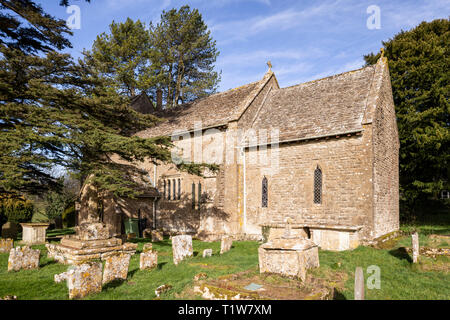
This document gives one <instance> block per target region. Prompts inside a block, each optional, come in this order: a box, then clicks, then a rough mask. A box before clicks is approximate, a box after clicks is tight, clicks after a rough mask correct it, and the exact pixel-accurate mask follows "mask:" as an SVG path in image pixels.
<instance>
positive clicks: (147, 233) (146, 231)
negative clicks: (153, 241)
mask: <svg viewBox="0 0 450 320" xmlns="http://www.w3.org/2000/svg"><path fill="white" fill-rule="evenodd" d="M142 236H143V237H144V238H145V239H150V238H151V237H152V229H149V228H147V229H144V230H143V231H142Z"/></svg>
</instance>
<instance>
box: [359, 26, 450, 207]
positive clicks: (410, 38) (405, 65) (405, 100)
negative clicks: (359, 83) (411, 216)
mask: <svg viewBox="0 0 450 320" xmlns="http://www.w3.org/2000/svg"><path fill="white" fill-rule="evenodd" d="M449 31H450V21H449V20H448V19H443V20H435V21H432V22H429V23H427V22H423V23H421V24H420V25H419V26H417V27H416V28H414V29H412V30H410V31H401V32H400V33H399V34H397V35H396V36H394V37H393V38H392V39H390V40H389V41H386V42H383V46H384V49H385V56H386V57H387V58H388V61H389V69H390V74H391V80H392V90H393V96H394V103H395V108H396V114H397V123H398V129H399V136H400V145H401V147H400V186H401V194H402V199H403V203H404V204H406V208H410V209H411V208H415V207H416V206H417V205H419V204H420V203H424V202H425V200H426V199H428V198H430V197H436V195H438V193H439V191H440V190H442V189H447V190H448V189H450V185H449V181H448V177H449V168H450V167H449V157H450V150H449V141H450V131H449V124H450V118H449V114H450V112H449V111H450V103H449V96H450V84H449V83H450V73H449V71H448V70H449V66H450V52H449V49H450V46H449V43H450V32H449ZM378 57H379V54H378V55H374V54H369V55H366V56H365V57H364V58H365V60H366V63H367V64H374V63H376V61H377V60H378Z"/></svg>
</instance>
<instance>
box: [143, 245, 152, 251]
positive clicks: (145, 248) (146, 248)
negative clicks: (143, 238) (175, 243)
mask: <svg viewBox="0 0 450 320" xmlns="http://www.w3.org/2000/svg"><path fill="white" fill-rule="evenodd" d="M152 249H153V245H152V244H151V243H146V244H144V247H143V248H142V252H147V251H152Z"/></svg>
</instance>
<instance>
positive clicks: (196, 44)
mask: <svg viewBox="0 0 450 320" xmlns="http://www.w3.org/2000/svg"><path fill="white" fill-rule="evenodd" d="M150 36H151V39H152V41H153V47H154V52H153V60H152V65H151V70H152V72H153V74H154V76H155V77H156V82H157V84H158V88H159V89H162V91H163V96H164V99H165V101H166V104H167V106H168V107H170V106H174V105H177V104H179V103H180V102H181V103H184V102H189V101H192V100H195V99H197V98H201V97H205V96H207V95H209V94H211V93H214V92H215V90H216V89H217V85H218V83H219V81H220V75H219V74H218V73H217V72H215V71H214V62H215V61H216V58H217V56H218V55H219V52H218V51H217V49H216V42H215V41H214V40H212V38H211V32H210V31H208V27H207V26H206V24H205V23H204V21H203V19H202V16H201V14H200V13H199V12H198V10H197V9H194V10H191V9H190V8H189V6H187V5H186V6H183V7H181V8H180V9H179V10H178V11H177V10H176V9H172V10H170V11H167V12H166V11H163V13H162V14H161V21H160V22H159V23H158V24H156V25H153V24H152V23H150ZM156 89H157V88H154V90H156Z"/></svg>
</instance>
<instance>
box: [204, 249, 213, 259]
mask: <svg viewBox="0 0 450 320" xmlns="http://www.w3.org/2000/svg"><path fill="white" fill-rule="evenodd" d="M211 256H212V249H205V250H203V258H206V257H211Z"/></svg>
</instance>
